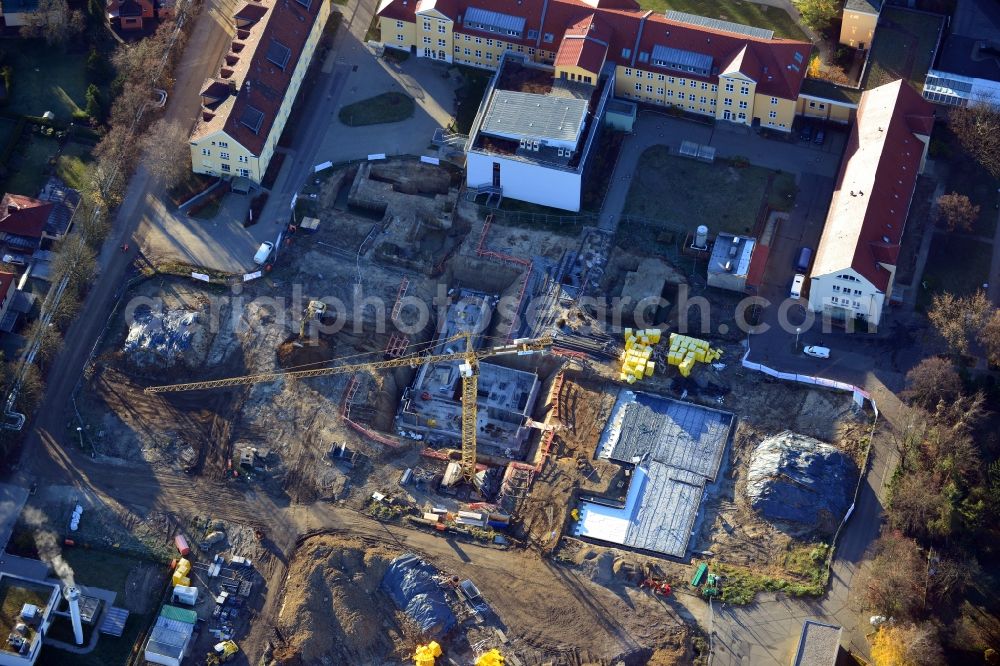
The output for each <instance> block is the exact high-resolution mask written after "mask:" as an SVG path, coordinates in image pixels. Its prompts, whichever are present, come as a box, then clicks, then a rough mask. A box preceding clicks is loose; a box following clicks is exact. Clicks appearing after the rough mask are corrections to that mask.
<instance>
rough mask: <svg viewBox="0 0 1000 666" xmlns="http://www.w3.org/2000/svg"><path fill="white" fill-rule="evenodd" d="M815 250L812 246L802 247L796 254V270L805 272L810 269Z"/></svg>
mask: <svg viewBox="0 0 1000 666" xmlns="http://www.w3.org/2000/svg"><path fill="white" fill-rule="evenodd" d="M812 256H813V251H812V248H811V247H805V246H803V247H800V248H799V253H798V254H797V255H795V270H797V271H798V272H799V273H805V272H806V271H807V270H809V264H810V262H812Z"/></svg>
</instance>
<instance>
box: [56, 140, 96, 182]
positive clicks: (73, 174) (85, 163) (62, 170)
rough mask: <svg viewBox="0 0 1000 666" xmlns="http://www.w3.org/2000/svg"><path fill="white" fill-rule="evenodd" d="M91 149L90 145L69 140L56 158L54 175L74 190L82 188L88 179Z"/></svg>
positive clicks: (92, 158)
mask: <svg viewBox="0 0 1000 666" xmlns="http://www.w3.org/2000/svg"><path fill="white" fill-rule="evenodd" d="M92 150H93V147H92V146H88V145H87V144H84V143H76V142H75V141H70V142H67V143H66V145H65V146H64V147H63V151H62V153H60V154H59V158H58V159H57V160H56V175H57V176H59V177H60V178H62V180H63V182H65V183H66V184H67V185H69V186H70V187H72V188H73V189H74V190H82V189H83V187H84V185H85V184H86V183H87V181H88V180H89V171H90V166H91V164H93V162H94V156H93V155H91V154H90V152H91V151H92Z"/></svg>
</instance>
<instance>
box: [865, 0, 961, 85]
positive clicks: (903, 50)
mask: <svg viewBox="0 0 1000 666" xmlns="http://www.w3.org/2000/svg"><path fill="white" fill-rule="evenodd" d="M942 23H943V18H942V17H940V16H934V15H932V14H921V13H919V12H912V11H909V10H906V9H902V8H900V7H893V6H887V7H886V8H885V9H883V10H882V15H881V17H880V18H879V23H878V29H877V30H876V31H875V39H874V41H873V42H872V51H871V55H870V56H869V61H868V69H867V71H866V72H865V78H864V81H863V82H862V85H861V87H862V89H864V90H871V89H872V88H877V87H878V86H880V85H883V84H886V83H891V82H892V81H895V80H896V79H905V80H907V81H909V82H910V85H912V86H913V87H914V88H916V89H917V90H922V89H923V87H924V78H925V77H926V76H927V70H928V69H930V66H931V60H932V59H933V57H934V49H935V47H936V46H937V43H938V35H939V33H940V32H941V27H942Z"/></svg>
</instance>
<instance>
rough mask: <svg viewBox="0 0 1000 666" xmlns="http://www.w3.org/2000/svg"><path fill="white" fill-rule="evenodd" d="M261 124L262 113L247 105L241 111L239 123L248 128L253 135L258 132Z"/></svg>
mask: <svg viewBox="0 0 1000 666" xmlns="http://www.w3.org/2000/svg"><path fill="white" fill-rule="evenodd" d="M263 122H264V112H263V111H261V110H260V109H258V108H257V107H254V106H249V105H248V106H247V108H246V109H245V110H244V111H243V115H242V116H240V123H241V124H243V125H246V126H247V127H249V128H250V130H251V131H252V132H253V133H254V134H257V133H258V132H260V126H261V124H262V123H263Z"/></svg>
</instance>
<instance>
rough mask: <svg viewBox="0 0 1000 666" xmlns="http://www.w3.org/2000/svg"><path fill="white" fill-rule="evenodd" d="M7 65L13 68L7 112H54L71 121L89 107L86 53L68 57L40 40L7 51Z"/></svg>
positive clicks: (18, 45)
mask: <svg viewBox="0 0 1000 666" xmlns="http://www.w3.org/2000/svg"><path fill="white" fill-rule="evenodd" d="M15 44H16V47H15V46H14V45H15ZM7 62H8V63H9V64H10V66H11V67H13V68H14V82H13V86H12V88H13V90H11V96H10V102H9V103H8V105H7V109H6V110H7V111H10V112H12V113H19V114H24V115H29V116H41V115H42V114H43V113H45V112H46V111H51V112H52V113H54V114H55V115H56V118H57V119H59V120H64V121H68V120H71V119H72V117H73V113H74V112H79V111H82V110H83V109H84V108H85V107H86V106H87V103H86V100H85V99H84V96H85V94H86V92H87V73H86V64H87V56H86V54H85V53H83V54H80V53H66V52H65V51H62V50H60V49H58V48H52V47H50V46H48V45H46V44H45V42H43V41H41V40H17V41H16V42H13V43H12V45H11V46H10V47H8V48H7Z"/></svg>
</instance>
